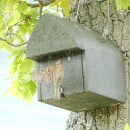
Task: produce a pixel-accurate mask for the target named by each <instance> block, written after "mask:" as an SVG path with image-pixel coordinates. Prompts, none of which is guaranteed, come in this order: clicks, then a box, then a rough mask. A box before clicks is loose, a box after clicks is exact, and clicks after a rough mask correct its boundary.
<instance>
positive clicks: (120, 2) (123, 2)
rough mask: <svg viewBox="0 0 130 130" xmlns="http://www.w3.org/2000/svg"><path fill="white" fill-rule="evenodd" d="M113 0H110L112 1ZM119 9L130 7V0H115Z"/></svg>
mask: <svg viewBox="0 0 130 130" xmlns="http://www.w3.org/2000/svg"><path fill="white" fill-rule="evenodd" d="M112 1H113V0H110V2H112ZM115 2H116V8H117V10H120V9H125V10H127V9H128V7H130V0H115Z"/></svg>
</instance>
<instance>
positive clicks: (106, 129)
mask: <svg viewBox="0 0 130 130" xmlns="http://www.w3.org/2000/svg"><path fill="white" fill-rule="evenodd" d="M86 1H87V0H86ZM77 4H78V2H77V3H75V1H74V0H72V1H71V7H72V8H71V12H70V15H69V19H70V20H71V21H75V17H76V11H77V7H78V5H77ZM107 9H108V7H107V1H103V2H97V1H96V0H93V1H92V2H90V3H88V4H85V3H82V4H80V6H79V16H78V22H79V23H80V24H83V25H84V26H86V27H89V28H91V29H94V30H97V31H99V32H101V33H103V30H104V28H105V27H106V25H107V19H108V18H107V15H108V12H107ZM108 31H109V32H108V35H109V36H108V37H109V38H110V39H111V40H112V41H114V43H115V44H117V45H118V47H119V49H120V50H121V52H122V55H123V58H124V71H125V81H126V95H127V99H126V102H125V103H124V104H119V105H115V106H111V107H107V108H100V109H95V110H90V111H85V112H79V113H74V112H71V114H70V116H69V118H68V120H67V126H66V130H123V129H124V127H125V124H126V123H129V125H130V10H127V11H125V10H120V11H117V10H116V5H115V3H114V2H113V3H110V25H109V30H108Z"/></svg>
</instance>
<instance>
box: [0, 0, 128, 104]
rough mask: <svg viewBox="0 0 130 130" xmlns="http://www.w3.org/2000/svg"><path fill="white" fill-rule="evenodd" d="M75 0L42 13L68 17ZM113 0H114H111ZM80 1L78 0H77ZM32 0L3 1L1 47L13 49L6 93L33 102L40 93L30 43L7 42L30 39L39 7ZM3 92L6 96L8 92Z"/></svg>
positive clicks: (119, 0)
mask: <svg viewBox="0 0 130 130" xmlns="http://www.w3.org/2000/svg"><path fill="white" fill-rule="evenodd" d="M70 1H71V0H55V2H53V3H51V4H50V5H48V6H47V7H45V6H44V7H43V11H42V14H44V13H51V14H53V15H56V16H59V13H60V14H61V13H63V14H64V16H65V17H68V14H69V12H70V10H71V7H70ZM110 1H111V2H112V0H110ZM115 1H116V5H117V9H118V10H119V9H121V8H124V9H128V7H130V0H115ZM75 2H77V0H75ZM31 4H33V3H30V2H29V0H0V39H5V41H4V40H3V41H1V40H0V49H3V50H4V51H9V52H10V56H9V57H8V59H10V58H13V62H12V64H11V67H10V70H9V73H10V78H14V80H13V81H12V82H11V85H12V86H11V88H9V89H8V90H7V91H6V92H5V93H4V94H6V93H8V92H11V94H12V95H13V96H17V97H18V98H23V99H24V100H26V101H27V102H31V101H32V99H33V95H34V94H35V92H36V84H35V82H34V81H32V80H31V79H30V76H29V73H31V72H32V71H33V70H34V68H35V65H34V62H33V61H31V60H29V59H27V58H26V56H25V52H26V45H23V46H20V47H17V48H15V47H13V46H10V45H9V44H7V42H9V43H13V44H18V43H19V44H20V43H23V42H26V41H27V40H28V37H29V36H30V35H31V33H32V31H33V29H34V27H35V26H36V24H37V22H38V17H39V16H38V15H39V7H38V6H35V7H32V6H30V5H31ZM4 94H3V95H4Z"/></svg>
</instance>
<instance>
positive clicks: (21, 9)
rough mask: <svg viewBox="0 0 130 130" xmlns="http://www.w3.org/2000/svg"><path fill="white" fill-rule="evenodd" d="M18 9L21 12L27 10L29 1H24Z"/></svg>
mask: <svg viewBox="0 0 130 130" xmlns="http://www.w3.org/2000/svg"><path fill="white" fill-rule="evenodd" d="M17 9H18V11H19V12H20V13H22V12H25V11H26V10H27V9H28V6H27V2H25V1H23V2H22V4H20V5H19V6H18V8H17Z"/></svg>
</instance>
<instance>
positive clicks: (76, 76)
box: [37, 52, 84, 101]
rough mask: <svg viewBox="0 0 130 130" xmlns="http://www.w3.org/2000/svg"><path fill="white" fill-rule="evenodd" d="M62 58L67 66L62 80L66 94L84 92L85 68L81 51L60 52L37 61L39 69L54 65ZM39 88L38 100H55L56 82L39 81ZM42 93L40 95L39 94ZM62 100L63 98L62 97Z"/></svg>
mask: <svg viewBox="0 0 130 130" xmlns="http://www.w3.org/2000/svg"><path fill="white" fill-rule="evenodd" d="M58 60H62V64H63V65H64V67H65V70H64V77H63V80H62V81H61V87H62V88H63V89H64V96H69V95H73V94H77V93H82V92H84V86H83V74H82V72H83V70H82V58H81V52H78V53H74V54H73V53H71V55H70V56H67V54H66V53H65V54H58V55H55V56H53V55H52V57H51V58H50V59H43V60H41V61H39V62H37V71H38V70H42V69H43V68H46V67H48V66H53V65H55V64H56V61H58ZM37 85H38V89H39V90H40V91H39V92H38V100H40V101H41V100H43V101H44V100H49V99H52V100H53V96H54V84H53V81H52V82H51V83H49V84H45V83H43V82H39V83H37ZM39 95H40V96H39ZM61 100H62V99H61Z"/></svg>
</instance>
